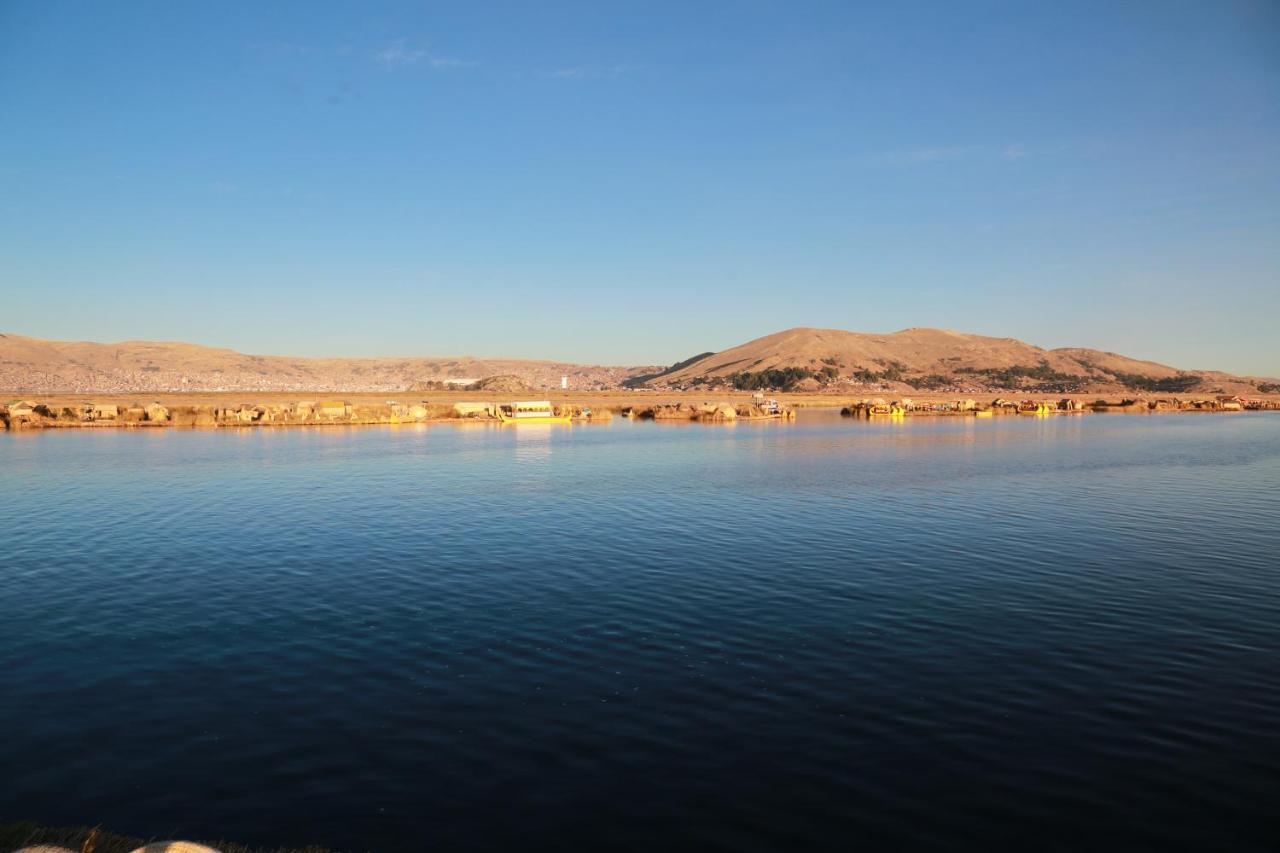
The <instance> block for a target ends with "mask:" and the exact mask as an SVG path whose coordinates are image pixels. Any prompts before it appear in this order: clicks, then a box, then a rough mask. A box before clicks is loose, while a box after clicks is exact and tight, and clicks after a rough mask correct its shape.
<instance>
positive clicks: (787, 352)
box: [630, 327, 1269, 393]
mask: <svg viewBox="0 0 1280 853" xmlns="http://www.w3.org/2000/svg"><path fill="white" fill-rule="evenodd" d="M630 381H631V382H633V383H636V382H644V383H645V384H647V385H649V386H651V387H669V388H692V387H712V388H715V387H729V386H732V387H735V388H739V389H749V388H774V389H791V390H818V389H822V388H839V387H842V386H843V387H848V388H850V389H851V390H852V389H856V388H859V387H862V388H875V389H880V390H892V391H904V392H905V391H910V390H916V391H951V390H954V391H957V392H964V391H973V392H977V391H987V390H992V389H1009V390H1025V391H1038V392H1043V393H1048V392H1060V393H1067V392H1091V391H1099V392H1117V391H1120V392H1123V391H1147V392H1158V393H1192V392H1195V391H1201V392H1209V391H1216V390H1218V389H1221V390H1222V391H1224V392H1228V393H1239V392H1252V391H1256V390H1257V386H1258V385H1259V384H1263V385H1264V386H1268V384H1269V380H1265V379H1257V378H1254V377H1241V376H1233V375H1231V374H1228V373H1221V372H1217V371H1203V370H1188V371H1184V370H1178V369H1177V368H1173V367H1169V366H1167V365H1163V364H1157V363H1155V362H1152V361H1139V360H1137V359H1132V358H1127V357H1125V356H1122V355H1117V354H1115V353H1110V352H1102V351H1100V350H1091V349H1077V348H1071V349H1055V350H1046V349H1041V348H1040V347H1037V346H1032V345H1031V344H1028V343H1024V342H1023V341H1019V340H1015V339H1014V338H991V337H985V336H983V335H969V334H964V333H962V332H952V331H947V330H944V329H919V328H915V329H904V330H902V331H900V332H893V333H891V334H871V333H866V332H846V331H843V330H840V329H813V328H804V327H801V328H795V329H788V330H786V331H784V332H778V333H777V334H773V335H767V336H765V337H763V338H757V339H755V340H753V341H748V342H747V343H745V344H740V345H739V346H736V347H733V348H732V349H727V350H724V351H723V352H718V353H705V354H703V355H700V356H695V357H694V358H693V359H689V360H687V361H684V362H680V363H679V364H676V365H672V367H670V368H668V369H667V370H665V371H660V372H658V373H656V374H654V375H653V376H643V375H641V376H637V377H634V378H633V379H632V380H630Z"/></svg>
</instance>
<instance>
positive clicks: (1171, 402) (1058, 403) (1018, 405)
mask: <svg viewBox="0 0 1280 853" xmlns="http://www.w3.org/2000/svg"><path fill="white" fill-rule="evenodd" d="M1264 409H1269V410H1276V409H1280V401H1277V400H1264V399H1261V398H1253V397H1238V396H1221V397H1212V398H1203V399H1186V400H1184V399H1179V398H1176V397H1170V398H1159V399H1154V400H1148V399H1124V400H1118V401H1116V400H1102V399H1099V400H1094V401H1092V402H1087V401H1083V400H1079V399H1075V398H1063V399H1060V400H1006V399H1002V398H997V399H995V400H992V401H991V402H990V403H980V402H978V401H976V400H950V401H945V400H944V401H939V400H927V401H926V400H919V401H917V400H912V399H911V398H908V397H904V398H903V399H901V400H892V401H890V400H885V399H879V398H878V399H870V400H860V401H859V402H856V403H850V404H849V405H847V406H845V407H844V408H843V409H841V410H840V414H842V415H844V416H846V417H855V418H858V417H861V418H871V417H906V416H908V415H942V416H947V415H952V416H955V415H960V416H976V417H991V416H994V415H1079V414H1084V413H1086V412H1119V413H1129V414H1147V413H1150V412H1243V411H1246V410H1248V411H1258V410H1264Z"/></svg>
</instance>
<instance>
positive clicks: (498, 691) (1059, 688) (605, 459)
mask: <svg viewBox="0 0 1280 853" xmlns="http://www.w3.org/2000/svg"><path fill="white" fill-rule="evenodd" d="M0 471H2V472H3V475H2V483H0V485H2V486H3V488H2V489H0V544H2V545H3V553H2V554H0V773H2V774H3V775H2V778H0V819H3V820H16V819H30V820H36V821H40V822H43V823H49V824H94V823H102V824H104V825H105V826H106V827H107V828H109V829H113V830H115V831H118V832H124V833H131V834H137V835H144V836H173V835H178V836H184V837H225V838H230V839H235V840H239V841H244V842H252V843H258V844H291V845H301V844H304V843H315V844H323V845H329V846H333V847H337V848H340V849H355V850H365V849H368V850H377V851H417V850H425V849H447V850H452V849H490V848H498V849H510V850H519V849H533V848H538V847H545V846H549V845H552V844H555V845H557V846H559V847H561V848H563V849H566V850H572V849H581V850H593V849H618V848H634V849H650V850H660V849H665V848H670V847H678V846H687V847H695V846H696V847H701V848H706V849H725V850H796V849H815V848H826V849H837V848H839V849H854V848H856V849H863V850H888V849H904V848H910V849H927V848H936V849H957V848H962V847H980V846H999V847H1005V848H1008V847H1015V848H1019V849H1064V850H1066V849H1070V850H1080V849H1100V848H1103V847H1106V848H1111V849H1127V850H1174V849H1206V850H1207V849H1230V850H1235V851H1240V850H1250V849H1253V850H1264V849H1274V848H1273V847H1272V846H1271V845H1272V844H1273V843H1274V842H1275V841H1276V839H1277V838H1280V817H1278V815H1280V528H1278V527H1277V522H1278V520H1280V417H1277V416H1268V415H1266V414H1244V415H1238V416H1212V415H1169V416H1121V415H1110V416H1108V415H1089V416H1081V417H1054V418H1047V419H1046V418H1030V417H1008V418H1002V419H993V420H990V421H986V420H982V421H978V420H974V419H959V418H957V419H927V418H920V419H914V420H906V421H898V422H870V423H868V422H866V421H854V420H848V419H841V418H839V417H838V416H835V415H834V414H832V413H829V412H814V411H806V412H803V413H802V414H801V418H800V420H799V421H798V422H796V423H794V424H784V423H741V424H736V425H729V426H698V425H669V424H654V423H638V424H633V423H630V422H627V421H616V422H614V423H613V424H610V425H595V426H574V427H571V428H565V427H527V426H526V427H519V428H505V429H503V428H492V427H485V426H473V427H452V426H438V427H429V428H417V427H401V428H395V427H391V428H371V427H364V428H355V429H343V428H332V429H280V430H271V429H246V430H231V429H224V430H210V431H183V430H154V431H146V430H138V431H109V430H103V431H90V430H81V431H71V430H68V431H50V432H48V433H44V434H16V433H11V434H0Z"/></svg>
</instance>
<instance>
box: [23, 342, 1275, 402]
mask: <svg viewBox="0 0 1280 853" xmlns="http://www.w3.org/2000/svg"><path fill="white" fill-rule="evenodd" d="M561 376H568V377H569V385H570V387H571V388H573V389H575V390H602V389H609V388H617V387H620V386H626V387H632V388H638V387H651V388H675V389H680V388H725V389H727V388H737V389H747V388H750V389H755V388H774V389H778V390H830V391H842V390H844V391H850V392H854V393H856V392H858V391H859V390H864V389H865V390H871V389H875V390H884V391H894V392H902V393H908V392H911V391H936V392H939V393H951V392H957V393H965V392H972V393H979V392H985V391H991V390H996V391H998V390H1015V391H1036V392H1045V393H1048V392H1058V391H1060V392H1063V393H1066V392H1081V393H1091V392H1095V391H1096V392H1099V393H1126V392H1151V393H1168V394H1179V393H1185V394H1198V393H1206V394H1207V393H1232V394H1234V393H1253V392H1256V391H1257V390H1259V386H1260V385H1261V386H1262V390H1271V389H1272V388H1273V387H1274V386H1273V384H1272V383H1274V382H1275V380H1265V379H1259V378H1256V377H1241V376H1233V375H1231V374H1228V373H1221V372H1216V371H1203V370H1194V371H1183V370H1178V369H1176V368H1173V367H1169V366H1168V365H1163V364H1157V363H1155V362H1151V361H1139V360H1137V359H1132V358H1126V357H1125V356H1122V355H1117V354H1115V353H1109V352H1102V351H1100V350H1091V349H1076V348H1065V349H1054V350H1047V349H1042V348H1040V347H1037V346H1032V345H1031V344H1028V343H1024V342H1023V341H1019V340H1015V339H1013V338H992V337H985V336H983V335H968V334H963V333H961V332H950V331H945V330H942V329H904V330H903V331H900V332H893V333H891V334H871V333H863V332H846V331H842V330H839V329H812V328H795V329H788V330H786V331H784V332H778V333H777V334H773V335H767V336H765V337H763V338H757V339H756V340H753V341H748V342H747V343H745V344H741V345H739V346H736V347H733V348H732V349H728V350H724V351H723V352H719V353H702V354H699V355H697V356H694V357H693V358H690V359H687V360H685V361H683V362H679V363H677V364H674V365H671V366H670V367H668V368H665V369H663V368H655V367H604V366H598V365H580V364H569V363H565V362H557V361H532V360H521V359H493V358H490V359H486V358H474V357H471V356H465V357H458V358H427V357H412V358H294V357H289V356H262V355H247V354H245V353H240V352H236V351H234V350H229V349H219V348H214V347H204V346H197V345H195V344H185V343H169V342H153V341H126V342H124V343H117V344H101V343H89V342H68V341H50V340H42V339H39V338H30V337H24V336H21V335H0V390H3V391H7V392H11V393H14V394H19V395H22V394H48V393H124V392H148V391H151V392H174V391H191V392H208V391H266V392H286V393H287V392H294V391H298V392H302V391H326V390H328V391H350V392H359V391H379V392H380V391H402V390H405V389H409V388H415V387H416V388H439V387H442V386H441V384H440V383H448V385H449V386H450V387H458V388H463V387H465V386H468V385H471V384H473V383H484V384H482V385H481V387H492V389H493V390H495V391H499V390H505V389H511V390H512V391H514V390H515V389H519V390H521V391H524V390H530V391H533V390H537V389H550V388H557V387H559V385H560V377H561Z"/></svg>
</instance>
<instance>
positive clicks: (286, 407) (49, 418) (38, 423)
mask: <svg viewBox="0 0 1280 853" xmlns="http://www.w3.org/2000/svg"><path fill="white" fill-rule="evenodd" d="M502 408H503V407H502V404H499V403H489V402H469V401H464V402H451V403H431V402H428V401H425V400H424V401H421V402H416V403H406V402H398V401H392V400H388V401H386V402H384V403H369V402H363V403H351V402H349V401H347V400H314V401H299V402H292V403H270V404H262V403H239V404H234V405H226V404H220V405H210V404H196V403H193V404H174V403H171V404H169V405H165V404H162V403H160V402H151V403H143V402H139V401H130V402H120V401H112V402H85V403H74V404H68V405H60V404H55V403H43V402H37V401H31V400H17V401H13V402H10V403H9V404H8V405H3V406H0V422H3V424H4V427H5V428H6V429H10V430H19V429H64V428H93V427H108V428H109V427H116V428H120V427H126V428H127V427H136V428H156V427H283V426H373V425H391V424H418V423H464V422H465V423H482V422H492V423H499V422H501V421H502V420H503V418H502V417H501V415H502ZM549 408H550V410H551V411H552V412H554V415H555V416H556V417H567V418H568V419H569V420H571V421H575V422H582V423H590V422H600V421H609V420H612V419H613V418H614V416H615V414H617V415H621V416H623V417H627V418H633V419H636V420H660V421H699V422H709V423H716V422H718V423H723V422H726V421H740V420H742V421H751V420H792V419H794V418H795V411H794V410H793V409H790V408H788V407H785V406H781V405H779V404H778V402H777V401H776V400H762V401H753V402H751V403H740V404H733V403H700V404H692V403H671V404H662V403H659V404H645V405H625V404H616V405H606V406H587V405H581V404H574V403H563V404H560V405H556V406H554V407H549ZM506 420H508V421H509V420H511V419H510V418H507V419H506Z"/></svg>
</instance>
